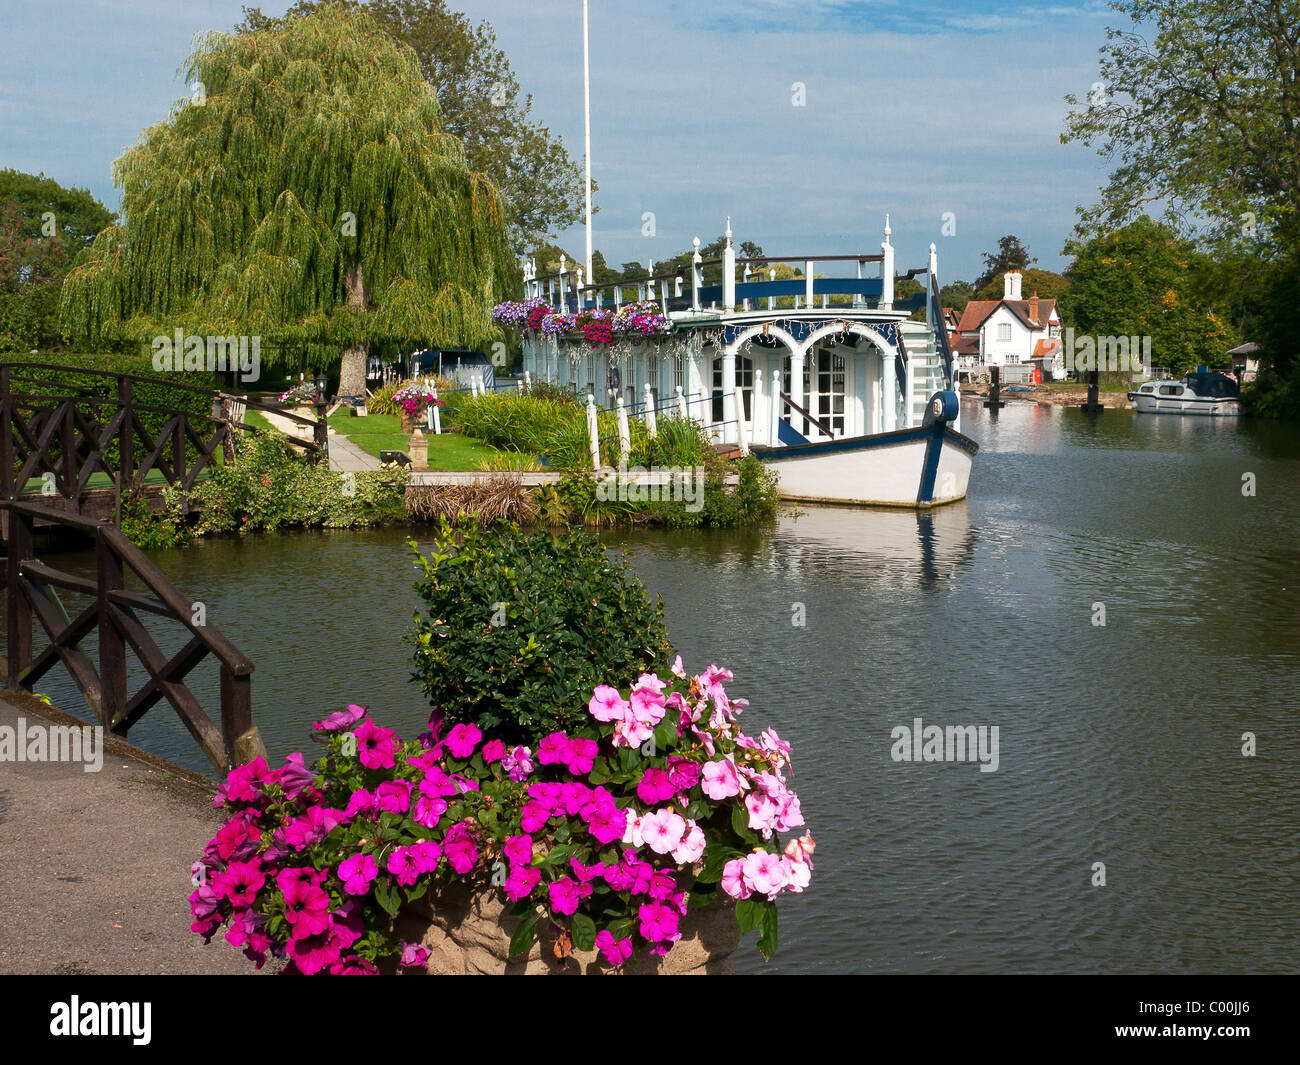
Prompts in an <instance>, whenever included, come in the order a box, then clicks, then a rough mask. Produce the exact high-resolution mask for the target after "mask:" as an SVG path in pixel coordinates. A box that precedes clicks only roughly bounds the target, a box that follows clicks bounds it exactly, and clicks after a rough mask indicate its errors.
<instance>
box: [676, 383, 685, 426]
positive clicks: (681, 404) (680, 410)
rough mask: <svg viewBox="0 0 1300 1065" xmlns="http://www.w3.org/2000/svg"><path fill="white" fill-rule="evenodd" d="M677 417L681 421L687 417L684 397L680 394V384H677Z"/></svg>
mask: <svg viewBox="0 0 1300 1065" xmlns="http://www.w3.org/2000/svg"><path fill="white" fill-rule="evenodd" d="M677 417H679V418H680V419H681V420H682V421H686V418H687V413H686V397H685V396H684V395H683V394H682V386H681V385H678V386H677Z"/></svg>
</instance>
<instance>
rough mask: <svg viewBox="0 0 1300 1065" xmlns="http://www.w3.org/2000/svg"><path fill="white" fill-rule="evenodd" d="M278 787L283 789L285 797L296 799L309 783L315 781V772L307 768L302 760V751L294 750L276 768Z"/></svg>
mask: <svg viewBox="0 0 1300 1065" xmlns="http://www.w3.org/2000/svg"><path fill="white" fill-rule="evenodd" d="M277 773H278V774H279V778H280V787H281V788H283V789H284V795H285V798H287V799H296V798H297V797H298V796H299V795H301V794H302V793H303V791H304V790H305V789H306V788H307V787H308V785H310V784H314V783H315V782H316V773H315V772H314V771H313V770H311V769H308V768H307V766H306V763H304V762H303V757H302V752H301V751H294V752H293V754H291V755H289V757H288V758H286V759H285V760H284V766H283V768H281V769H279V770H277Z"/></svg>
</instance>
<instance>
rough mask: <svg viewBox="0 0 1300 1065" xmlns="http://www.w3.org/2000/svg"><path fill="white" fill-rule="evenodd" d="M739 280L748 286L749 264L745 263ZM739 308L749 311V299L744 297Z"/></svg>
mask: <svg viewBox="0 0 1300 1065" xmlns="http://www.w3.org/2000/svg"><path fill="white" fill-rule="evenodd" d="M740 280H741V282H742V283H743V284H749V263H746V264H745V265H744V266H743V267H741V270H740ZM740 306H741V307H742V308H743V309H744V310H749V297H748V296H746V297H745V298H744V299H743V300H741V301H740Z"/></svg>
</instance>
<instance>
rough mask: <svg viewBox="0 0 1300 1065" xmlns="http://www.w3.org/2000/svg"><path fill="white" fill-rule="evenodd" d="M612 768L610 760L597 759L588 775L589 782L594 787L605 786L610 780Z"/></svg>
mask: <svg viewBox="0 0 1300 1065" xmlns="http://www.w3.org/2000/svg"><path fill="white" fill-rule="evenodd" d="M610 775H611V773H610V768H609V762H608V760H606V759H604V758H597V759H596V761H595V762H594V763H593V764H592V767H591V772H590V773H588V774H587V780H588V781H589V782H590V783H591V784H592V786H593V787H595V786H597V785H599V784H604V783H605V782H606V781H607V780H609V778H610Z"/></svg>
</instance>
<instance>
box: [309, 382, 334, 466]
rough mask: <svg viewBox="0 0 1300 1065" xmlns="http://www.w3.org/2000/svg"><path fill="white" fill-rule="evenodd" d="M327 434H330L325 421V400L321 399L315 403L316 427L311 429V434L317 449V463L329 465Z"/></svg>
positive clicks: (328, 438) (328, 437) (327, 423)
mask: <svg viewBox="0 0 1300 1065" xmlns="http://www.w3.org/2000/svg"><path fill="white" fill-rule="evenodd" d="M329 433H330V427H329V422H327V421H326V420H325V400H324V399H323V398H322V399H319V400H317V401H316V425H315V427H314V429H313V434H312V435H313V437H314V439H315V441H316V447H317V448H318V449H319V450H318V451H317V452H316V461H317V462H320V461H321V460H322V459H323V460H324V461H325V462H326V464H328V463H329V454H330V436H329Z"/></svg>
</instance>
